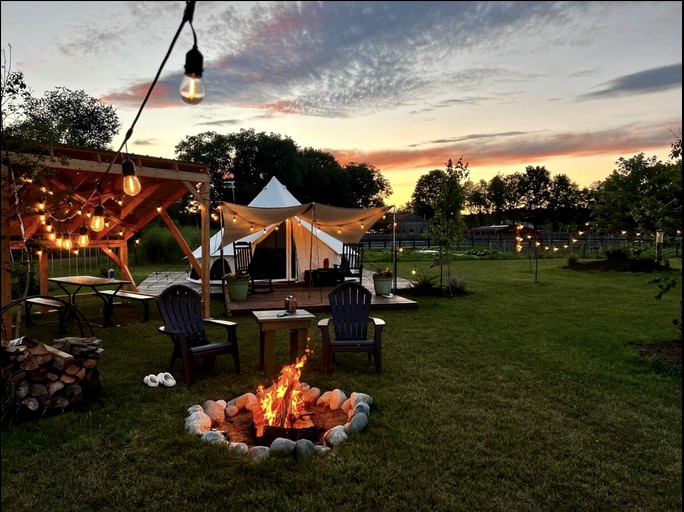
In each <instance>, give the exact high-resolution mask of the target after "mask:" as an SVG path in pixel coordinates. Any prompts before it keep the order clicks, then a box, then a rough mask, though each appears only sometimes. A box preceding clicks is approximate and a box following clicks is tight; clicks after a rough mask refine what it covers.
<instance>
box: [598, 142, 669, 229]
mask: <svg viewBox="0 0 684 512" xmlns="http://www.w3.org/2000/svg"><path fill="white" fill-rule="evenodd" d="M596 194H597V203H596V204H595V205H594V206H593V209H592V217H593V219H594V225H595V226H596V227H597V228H598V229H599V230H602V231H607V232H619V231H620V230H628V231H636V230H641V231H649V232H655V231H674V230H675V229H678V228H679V227H680V226H681V218H682V164H681V160H679V161H678V162H675V163H663V162H661V161H659V160H657V159H656V157H655V156H653V157H651V158H646V157H645V156H644V154H643V153H640V154H638V155H635V156H634V157H632V158H630V159H624V158H620V159H619V160H618V161H617V168H616V169H615V170H613V172H612V173H611V174H610V176H608V177H607V178H606V179H605V180H604V181H603V182H600V183H599V184H598V185H597V189H596Z"/></svg>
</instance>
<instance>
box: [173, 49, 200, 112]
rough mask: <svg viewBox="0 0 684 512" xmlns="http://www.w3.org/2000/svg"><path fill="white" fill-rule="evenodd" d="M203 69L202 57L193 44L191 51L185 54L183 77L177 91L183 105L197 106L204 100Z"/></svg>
mask: <svg viewBox="0 0 684 512" xmlns="http://www.w3.org/2000/svg"><path fill="white" fill-rule="evenodd" d="M203 67H204V57H203V56H202V54H201V53H200V51H199V50H198V49H197V45H196V44H195V45H193V47H192V50H190V51H189V52H188V53H186V54H185V76H184V77H183V81H182V82H181V84H180V91H179V92H180V95H181V98H182V99H183V101H184V102H185V103H190V104H191V105H197V104H198V103H201V102H202V100H203V99H204V83H203V82H202V72H203V71H204V69H203Z"/></svg>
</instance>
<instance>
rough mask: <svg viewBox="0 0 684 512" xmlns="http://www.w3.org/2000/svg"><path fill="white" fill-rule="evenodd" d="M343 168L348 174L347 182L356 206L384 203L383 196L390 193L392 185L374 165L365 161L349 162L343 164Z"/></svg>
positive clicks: (381, 204)
mask: <svg viewBox="0 0 684 512" xmlns="http://www.w3.org/2000/svg"><path fill="white" fill-rule="evenodd" d="M344 170H345V171H346V172H347V174H348V175H349V184H350V186H351V188H352V191H353V193H354V196H355V197H356V206H357V207H359V208H372V207H376V206H384V205H385V198H387V197H388V196H389V195H390V194H392V186H391V185H390V183H389V181H388V180H387V179H386V178H385V177H384V176H383V175H382V174H381V173H380V171H379V170H378V169H377V168H376V167H374V166H373V165H371V164H369V163H367V162H364V163H360V164H359V163H355V162H350V163H348V164H347V165H345V166H344Z"/></svg>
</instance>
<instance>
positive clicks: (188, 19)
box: [83, 1, 199, 208]
mask: <svg viewBox="0 0 684 512" xmlns="http://www.w3.org/2000/svg"><path fill="white" fill-rule="evenodd" d="M185 4H186V5H185V11H184V12H183V20H182V21H181V24H180V26H179V27H178V30H177V31H176V35H174V36H173V40H172V41H171V45H170V46H169V49H168V51H167V52H166V55H165V56H164V60H163V61H162V63H161V65H160V66H159V70H158V71H157V75H156V76H155V77H154V80H153V81H152V83H151V84H150V88H149V90H148V91H147V94H146V95H145V99H144V100H143V102H142V104H141V105H140V109H139V110H138V113H137V114H136V116H135V119H133V123H132V124H131V127H130V128H129V129H128V131H127V132H126V136H125V137H124V140H123V142H122V143H121V146H119V149H118V151H117V152H116V154H115V155H114V158H113V159H112V161H111V162H110V163H109V165H108V166H107V169H106V170H105V172H104V174H103V175H102V176H101V177H100V179H99V180H98V181H97V183H96V184H95V190H93V192H92V194H90V196H88V199H87V200H86V201H85V203H84V204H83V206H84V208H85V206H86V205H87V204H88V203H89V202H90V200H91V199H92V198H93V196H95V194H96V193H98V192H99V190H100V185H101V184H102V182H103V181H104V179H105V178H106V176H107V174H109V171H110V170H111V168H112V165H113V164H114V162H115V161H116V159H117V158H118V157H119V155H121V150H122V149H123V147H124V146H125V145H126V143H127V142H128V139H130V138H131V136H132V135H133V129H134V128H135V125H136V123H137V122H138V119H139V118H140V115H141V114H142V111H143V109H144V108H145V105H146V104H147V100H148V99H149V98H150V95H151V94H152V91H153V90H154V86H155V85H157V81H158V80H159V76H160V75H161V73H162V70H163V69H164V65H165V64H166V61H167V60H168V59H169V56H170V55H171V52H172V51H173V47H174V46H175V44H176V41H177V40H178V36H179V35H180V33H181V31H182V30H183V27H184V26H185V24H186V23H189V24H190V28H192V34H193V37H194V42H195V46H194V47H193V48H195V49H196V46H197V37H196V35H195V29H194V27H193V26H192V18H193V16H194V14H195V2H194V1H188V2H185ZM198 53H199V52H198Z"/></svg>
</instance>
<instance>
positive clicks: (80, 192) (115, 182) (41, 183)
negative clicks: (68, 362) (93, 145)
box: [1, 146, 211, 332]
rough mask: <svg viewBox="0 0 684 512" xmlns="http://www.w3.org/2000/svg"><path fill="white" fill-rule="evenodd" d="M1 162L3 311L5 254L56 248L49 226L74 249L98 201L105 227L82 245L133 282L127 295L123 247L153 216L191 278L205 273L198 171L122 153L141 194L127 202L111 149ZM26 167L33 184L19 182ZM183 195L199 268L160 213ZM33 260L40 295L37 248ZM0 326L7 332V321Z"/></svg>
mask: <svg viewBox="0 0 684 512" xmlns="http://www.w3.org/2000/svg"><path fill="white" fill-rule="evenodd" d="M5 156H6V157H7V158H3V161H2V221H1V222H2V225H1V228H2V247H1V251H2V270H1V271H2V274H1V277H2V279H1V287H2V288H1V298H2V306H4V305H6V304H9V303H10V302H11V293H12V291H11V274H10V262H11V254H10V251H11V250H12V249H25V243H24V240H31V241H32V242H35V243H36V244H35V245H37V246H39V247H44V248H55V249H57V246H56V244H55V242H53V241H51V240H49V238H48V235H49V233H48V231H47V229H46V227H47V222H49V221H51V222H52V223H53V225H54V224H55V223H57V225H56V226H54V227H55V228H57V229H59V230H60V231H61V232H67V233H70V234H71V237H72V240H73V241H74V248H78V246H77V245H76V237H77V236H78V233H79V230H80V229H81V228H82V226H83V225H84V224H85V225H86V226H88V224H89V222H90V219H89V217H90V215H91V214H92V212H93V210H94V208H95V206H96V205H98V204H99V203H100V202H101V203H102V205H103V206H104V207H105V219H106V225H105V228H104V229H103V230H102V231H100V232H98V233H95V232H92V231H90V232H89V236H90V243H89V245H88V247H97V248H100V249H101V250H102V251H103V253H104V254H105V255H107V256H108V257H109V258H110V259H111V261H112V263H113V264H114V265H116V266H117V267H118V268H119V274H118V275H120V276H122V278H123V279H127V280H130V281H131V282H132V283H133V284H132V285H131V286H130V288H131V289H132V290H137V285H136V283H135V281H134V280H133V277H132V275H131V273H130V270H129V268H128V241H129V239H131V238H133V237H136V236H137V235H138V233H139V232H140V231H141V230H142V228H143V227H145V226H146V225H147V224H148V223H149V222H151V221H153V220H154V219H156V218H157V217H161V218H162V219H163V220H164V222H165V223H166V225H167V226H168V228H169V230H170V231H171V233H172V234H173V236H174V238H175V239H176V240H177V242H178V244H179V245H180V247H181V249H182V250H183V253H184V254H185V255H186V256H187V258H188V261H189V263H190V265H191V266H192V267H193V268H194V269H195V271H196V272H197V274H198V275H199V276H200V277H201V276H208V275H209V264H210V261H209V260H210V258H209V221H210V211H209V210H210V196H209V188H210V182H211V176H210V174H209V171H208V169H207V168H206V167H205V166H202V165H196V164H191V163H186V162H180V161H176V160H168V159H163V158H154V157H150V156H141V155H134V154H129V155H128V157H129V158H130V159H131V160H133V162H134V163H135V171H136V175H137V176H138V178H139V179H140V182H141V184H142V190H141V192H140V193H139V194H138V195H136V196H134V197H130V196H127V195H126V194H124V193H123V188H122V183H123V177H122V174H121V160H122V158H123V157H122V155H117V154H116V152H114V151H103V150H91V149H79V148H73V147H66V146H57V147H53V148H51V149H50V150H49V151H48V152H46V153H45V154H27V153H9V154H5V155H3V157H5ZM27 169H31V170H32V171H31V174H32V175H33V176H34V179H33V180H31V179H20V178H18V176H21V175H24V176H26V175H28V174H27V173H25V171H26V170H27ZM13 176H14V178H15V179H12V178H13ZM98 183H99V186H98ZM93 192H96V193H95V194H93ZM188 193H189V194H192V195H193V197H194V198H195V199H196V200H197V202H198V203H199V204H200V215H201V240H202V242H201V244H202V245H201V246H202V258H201V262H200V263H198V262H197V260H196V259H195V257H194V256H193V255H192V250H191V249H190V247H188V244H187V243H186V241H185V240H184V239H183V237H182V235H181V233H180V231H179V230H178V228H177V227H176V225H175V224H174V223H173V221H172V220H171V218H170V217H169V215H168V214H167V212H166V209H167V208H168V207H170V206H171V205H172V204H174V203H175V202H176V201H177V200H178V199H180V198H181V197H183V196H184V195H186V194H188ZM17 205H19V206H17ZM20 216H21V219H22V221H23V228H24V234H23V235H22V229H21V224H20V222H19V217H20ZM44 221H45V222H44ZM62 250H63V249H62ZM36 254H37V255H38V269H39V283H40V293H41V294H47V292H48V281H47V278H48V258H47V252H46V251H44V250H38V251H36ZM210 291H211V290H210V284H209V280H208V279H202V303H203V313H204V314H205V316H209V306H210V301H209V299H210ZM8 321H9V320H8ZM3 322H5V319H3ZM5 327H8V325H7V323H6V324H5ZM6 332H9V331H6Z"/></svg>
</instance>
